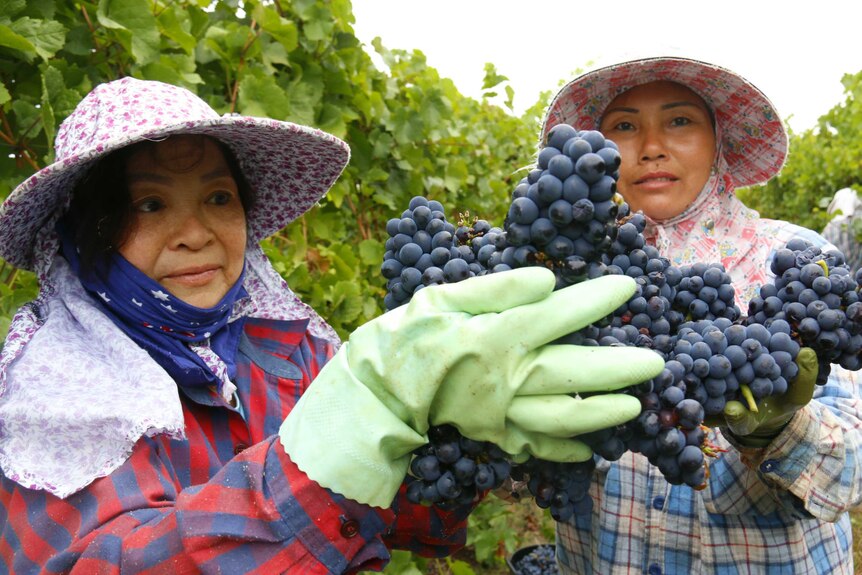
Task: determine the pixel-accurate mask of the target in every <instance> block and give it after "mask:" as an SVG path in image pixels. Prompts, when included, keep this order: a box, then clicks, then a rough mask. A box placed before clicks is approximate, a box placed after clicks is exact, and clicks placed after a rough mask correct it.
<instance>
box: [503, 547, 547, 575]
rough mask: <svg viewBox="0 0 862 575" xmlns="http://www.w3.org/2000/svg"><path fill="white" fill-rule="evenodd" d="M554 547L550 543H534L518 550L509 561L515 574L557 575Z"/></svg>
mask: <svg viewBox="0 0 862 575" xmlns="http://www.w3.org/2000/svg"><path fill="white" fill-rule="evenodd" d="M555 553H556V550H555V547H554V545H551V544H545V545H534V546H532V547H528V548H524V549H521V550H519V551H518V552H516V553H515V555H513V556H512V561H511V562H510V565H511V568H512V573H514V574H515V575H557V573H559V570H558V569H557V559H556V557H555Z"/></svg>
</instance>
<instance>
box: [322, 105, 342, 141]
mask: <svg viewBox="0 0 862 575" xmlns="http://www.w3.org/2000/svg"><path fill="white" fill-rule="evenodd" d="M315 123H316V125H317V127H319V128H320V129H321V130H323V131H324V132H329V133H330V134H332V135H334V136H338V137H339V138H343V137H344V134H345V132H346V131H347V126H346V125H345V123H344V119H343V118H342V117H341V108H337V107H336V106H333V105H332V104H324V105H323V109H322V110H321V111H320V116H319V118H318V121H317V122H315Z"/></svg>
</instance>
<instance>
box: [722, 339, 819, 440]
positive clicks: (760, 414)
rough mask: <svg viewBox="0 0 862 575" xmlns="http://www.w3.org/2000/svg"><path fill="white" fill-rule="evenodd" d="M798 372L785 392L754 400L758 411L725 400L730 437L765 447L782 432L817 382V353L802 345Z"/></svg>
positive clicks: (809, 396)
mask: <svg viewBox="0 0 862 575" xmlns="http://www.w3.org/2000/svg"><path fill="white" fill-rule="evenodd" d="M796 363H797V365H799V374H798V375H797V376H796V378H795V379H794V380H793V381H792V382H791V383H790V386H789V387H788V389H787V393H785V394H784V395H779V396H772V397H765V398H763V399H761V400H760V401H759V402H758V403H757V411H751V410H749V409H748V408H747V407H746V406H745V405H744V404H743V403H741V402H739V401H728V402H727V405H725V407H724V423H723V425H724V426H725V427H727V429H728V430H729V431H730V433H731V434H732V435H733V437H735V438H736V440H737V441H738V442H739V443H740V444H742V445H745V446H746V447H766V446H767V445H769V443H770V442H771V441H772V440H773V439H775V437H777V436H778V434H779V433H781V430H782V429H784V427H785V426H786V425H787V424H788V423H789V422H790V420H791V419H793V416H794V415H795V414H796V412H797V411H799V409H801V408H802V407H804V406H805V405H806V404H807V403H808V402H809V401H811V396H812V395H813V393H814V385H815V383H816V382H817V370H818V367H819V366H818V363H817V354H816V353H815V352H814V350H813V349H811V348H809V347H805V348H802V349H801V350H800V351H799V355H798V356H797V357H796Z"/></svg>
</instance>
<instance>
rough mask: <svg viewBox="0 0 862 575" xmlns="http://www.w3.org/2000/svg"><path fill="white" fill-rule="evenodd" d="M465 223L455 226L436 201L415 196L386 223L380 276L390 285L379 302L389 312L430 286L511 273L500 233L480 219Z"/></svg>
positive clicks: (502, 236) (502, 235) (503, 240)
mask: <svg viewBox="0 0 862 575" xmlns="http://www.w3.org/2000/svg"><path fill="white" fill-rule="evenodd" d="M467 218H469V215H467V217H466V218H465V220H464V222H463V223H462V224H461V225H459V226H457V227H456V226H455V225H454V224H452V223H450V222H448V221H446V214H445V211H444V209H443V206H442V205H441V204H440V202H437V201H435V200H430V201H429V200H427V199H425V198H423V197H421V196H416V197H414V198H413V199H412V200H410V205H409V206H408V209H407V210H405V211H404V212H403V213H402V214H401V217H400V218H392V219H390V220H389V221H388V222H387V223H386V231H387V233H388V234H389V239H387V240H386V245H385V248H386V253H384V254H383V264H382V265H381V267H380V273H381V274H382V275H383V277H384V278H386V279H387V280H388V283H387V285H386V287H387V293H386V296H385V297H384V298H383V304H384V306H385V307H386V309H387V310H391V309H395V308H396V307H398V306H400V305H403V304H405V303H407V302H408V301H410V298H411V297H413V294H414V293H416V292H417V291H418V290H420V289H422V288H424V287H426V286H429V285H439V284H443V283H455V282H459V281H463V280H465V279H467V278H471V277H473V276H476V275H481V274H484V273H487V272H488V271H494V272H501V271H506V270H508V269H511V267H509V266H507V265H505V264H504V263H502V262H501V261H499V260H500V258H501V255H502V253H503V250H504V248H505V247H506V236H505V234H504V233H503V230H501V229H500V228H492V227H491V226H490V224H488V222H486V221H485V220H479V219H476V220H474V221H473V222H472V223H469V225H468V219H467ZM507 255H508V254H507ZM492 257H494V261H490V260H491V258H492Z"/></svg>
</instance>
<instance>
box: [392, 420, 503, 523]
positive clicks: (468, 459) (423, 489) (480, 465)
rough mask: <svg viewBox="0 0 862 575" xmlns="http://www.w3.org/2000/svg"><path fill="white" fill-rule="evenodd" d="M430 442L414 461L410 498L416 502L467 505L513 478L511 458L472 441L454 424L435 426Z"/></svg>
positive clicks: (429, 432) (411, 471)
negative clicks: (483, 492)
mask: <svg viewBox="0 0 862 575" xmlns="http://www.w3.org/2000/svg"><path fill="white" fill-rule="evenodd" d="M428 439H429V441H428V443H426V444H425V445H423V446H421V447H419V448H418V449H417V450H416V451H415V452H414V454H413V455H414V457H413V459H412V460H411V462H410V480H409V482H408V484H407V499H408V501H411V502H412V503H421V504H424V505H437V506H438V507H441V508H444V509H445V508H447V507H454V506H458V505H466V504H469V503H470V502H472V501H473V500H474V499H475V498H476V495H477V493H479V492H482V491H488V490H491V489H497V488H498V487H500V486H501V485H502V484H503V482H504V481H505V480H506V479H508V478H509V477H510V475H511V467H512V466H511V463H510V462H509V458H508V455H507V454H506V453H505V452H504V451H503V450H501V449H500V448H499V447H497V446H496V445H494V444H493V443H489V442H487V441H474V440H472V439H468V438H466V437H464V436H463V435H461V434H460V433H459V432H458V430H457V429H455V428H454V427H452V426H451V425H439V426H434V427H432V428H431V429H429V430H428Z"/></svg>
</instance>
